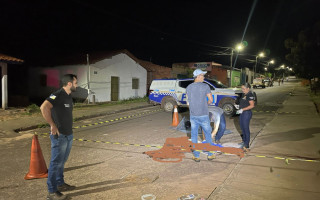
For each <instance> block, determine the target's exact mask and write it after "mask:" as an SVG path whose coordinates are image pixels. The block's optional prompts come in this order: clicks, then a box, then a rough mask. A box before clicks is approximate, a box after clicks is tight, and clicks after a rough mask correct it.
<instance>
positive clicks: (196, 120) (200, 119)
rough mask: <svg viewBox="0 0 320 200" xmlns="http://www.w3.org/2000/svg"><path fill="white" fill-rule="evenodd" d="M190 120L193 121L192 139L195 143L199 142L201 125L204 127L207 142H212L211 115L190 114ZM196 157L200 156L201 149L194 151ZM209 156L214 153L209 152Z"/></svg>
mask: <svg viewBox="0 0 320 200" xmlns="http://www.w3.org/2000/svg"><path fill="white" fill-rule="evenodd" d="M190 122H191V141H192V142H193V143H198V133H199V126H200V127H201V128H202V130H203V132H204V136H205V137H206V143H210V144H211V143H212V138H211V131H212V128H211V126H210V119H209V115H203V116H190ZM193 155H194V157H196V158H198V157H199V156H200V152H199V151H194V152H193ZM208 155H209V156H211V155H212V153H210V152H209V154H208Z"/></svg>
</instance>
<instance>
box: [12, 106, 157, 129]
mask: <svg viewBox="0 0 320 200" xmlns="http://www.w3.org/2000/svg"><path fill="white" fill-rule="evenodd" d="M152 106H154V105H152V104H150V105H145V106H136V107H132V108H127V109H121V110H117V111H109V112H102V113H98V114H92V115H87V116H82V117H75V118H73V119H74V122H77V121H81V120H84V119H91V118H95V117H100V116H103V115H110V114H116V113H122V112H126V111H130V110H135V109H140V108H147V107H152ZM40 125H41V124H37V125H33V126H28V127H21V128H17V129H14V130H13V131H14V132H16V133H19V132H21V131H29V130H33V129H37V128H39V126H40ZM47 125H48V124H47Z"/></svg>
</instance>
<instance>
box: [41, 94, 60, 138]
mask: <svg viewBox="0 0 320 200" xmlns="http://www.w3.org/2000/svg"><path fill="white" fill-rule="evenodd" d="M52 107H53V106H52V104H51V103H50V102H49V101H48V100H45V101H44V102H43V103H42V105H41V106H40V110H41V113H42V116H43V118H44V119H45V120H46V121H47V122H48V123H49V125H50V126H51V134H52V135H56V134H58V135H59V134H60V133H59V130H58V128H57V126H56V124H55V123H54V122H53V120H52V117H51V109H52Z"/></svg>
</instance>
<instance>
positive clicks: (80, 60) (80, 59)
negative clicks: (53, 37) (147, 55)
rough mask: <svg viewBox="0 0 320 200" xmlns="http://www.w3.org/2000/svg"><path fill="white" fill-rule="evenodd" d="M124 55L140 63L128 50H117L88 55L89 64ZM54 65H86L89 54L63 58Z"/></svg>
mask: <svg viewBox="0 0 320 200" xmlns="http://www.w3.org/2000/svg"><path fill="white" fill-rule="evenodd" d="M121 53H124V54H126V55H127V56H129V57H130V58H131V59H133V60H134V61H136V62H139V59H138V58H137V57H135V56H134V55H133V54H132V53H130V52H129V51H128V50H127V49H122V50H115V51H100V52H93V53H88V55H89V63H90V64H94V63H96V62H99V61H101V60H104V59H107V58H111V57H112V56H115V55H118V54H121ZM53 63H54V64H52V65H86V64H87V54H85V53H82V54H74V55H71V56H67V57H61V58H59V59H56V60H55V61H54V62H53Z"/></svg>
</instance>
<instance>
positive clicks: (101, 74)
mask: <svg viewBox="0 0 320 200" xmlns="http://www.w3.org/2000/svg"><path fill="white" fill-rule="evenodd" d="M60 63H61V64H57V65H55V66H53V67H48V66H43V67H37V68H31V69H30V70H29V77H30V80H29V88H30V89H29V94H30V97H33V98H42V99H43V98H45V97H47V96H48V95H49V94H50V93H51V92H53V91H55V90H57V89H58V88H60V87H61V85H60V77H61V76H62V75H64V74H68V73H72V74H76V75H77V76H78V86H79V87H80V88H79V89H78V90H77V92H75V93H73V95H74V97H75V98H79V99H85V98H87V96H89V98H88V99H89V101H90V102H92V101H93V100H94V101H95V102H107V101H118V100H124V99H128V98H136V97H144V96H145V95H146V84H147V70H146V69H145V68H143V67H142V66H141V64H139V59H137V58H136V57H135V56H133V55H132V54H131V53H130V52H129V51H127V50H120V51H113V52H100V53H95V54H89V55H82V56H75V57H71V58H69V59H65V60H62V61H60ZM88 89H89V91H90V92H89V95H88Z"/></svg>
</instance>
